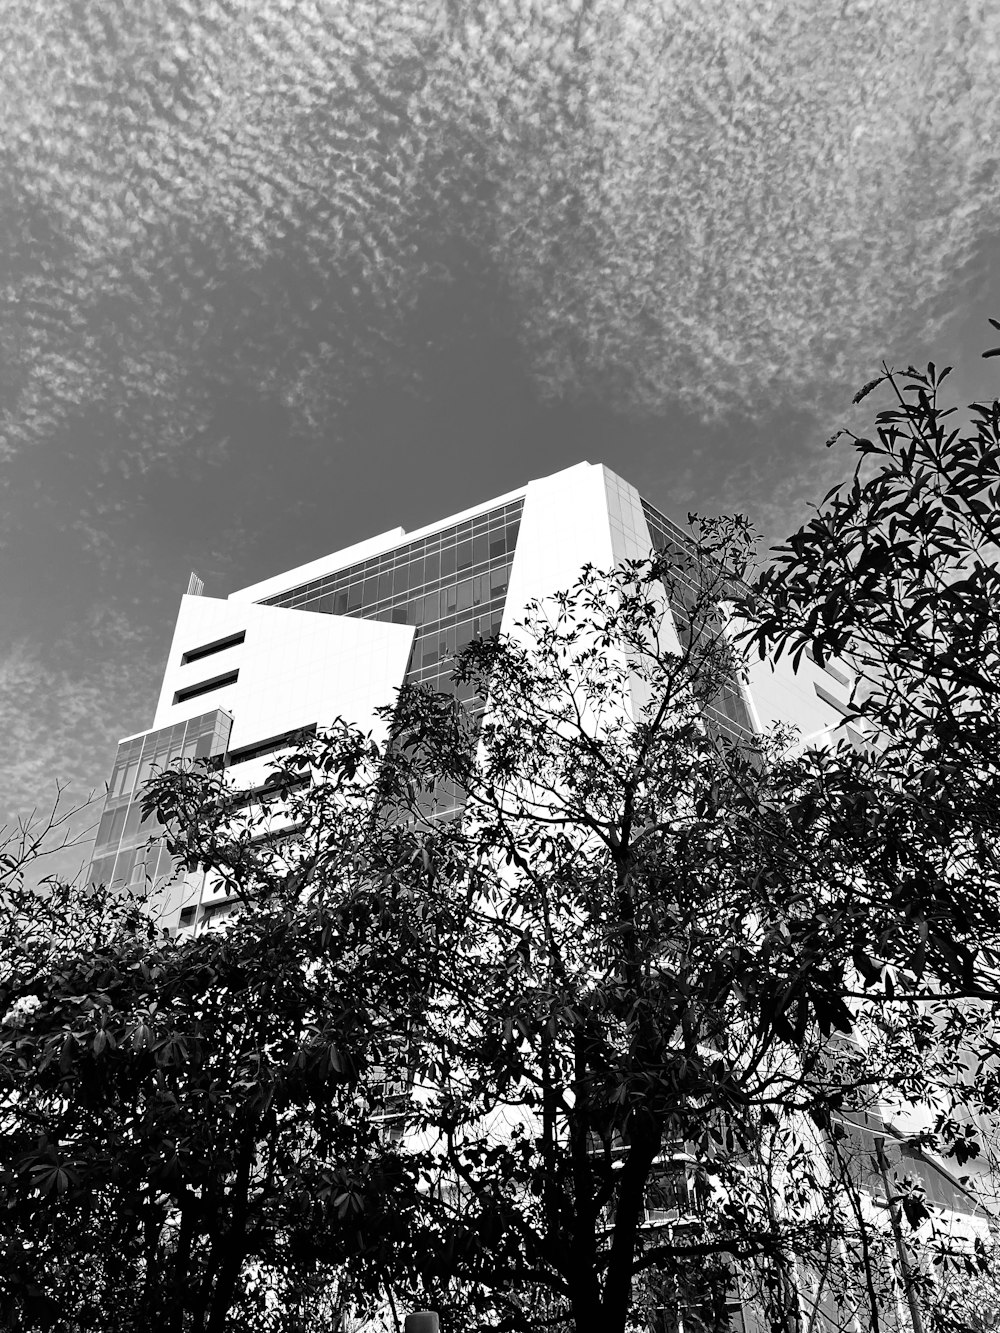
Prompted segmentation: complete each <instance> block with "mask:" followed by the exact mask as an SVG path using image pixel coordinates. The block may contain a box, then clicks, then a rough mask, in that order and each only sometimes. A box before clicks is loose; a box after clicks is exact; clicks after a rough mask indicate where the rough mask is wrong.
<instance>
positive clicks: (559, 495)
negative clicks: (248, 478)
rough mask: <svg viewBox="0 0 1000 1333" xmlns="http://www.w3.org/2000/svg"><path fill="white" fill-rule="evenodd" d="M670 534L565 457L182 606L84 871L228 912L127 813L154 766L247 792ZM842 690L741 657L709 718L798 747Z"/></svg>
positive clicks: (828, 724)
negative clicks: (295, 752)
mask: <svg viewBox="0 0 1000 1333" xmlns="http://www.w3.org/2000/svg"><path fill="white" fill-rule="evenodd" d="M684 540H685V537H684V534H683V532H682V531H681V530H680V529H679V528H677V526H676V525H675V524H674V523H672V522H671V520H670V519H669V518H667V517H666V516H665V515H664V514H662V513H661V512H660V511H659V510H658V509H656V508H655V507H654V506H653V505H652V504H650V503H649V502H648V501H646V500H644V499H643V498H642V497H641V496H640V495H639V494H638V492H637V491H636V490H635V488H634V487H633V486H630V485H629V483H628V482H626V481H624V480H623V479H622V478H621V477H618V476H616V474H615V473H613V472H612V471H610V469H609V468H607V467H604V466H602V465H600V464H590V463H579V464H577V465H576V466H575V467H571V468H567V469H566V470H564V471H562V472H557V473H555V474H554V475H553V476H549V477H543V478H541V479H539V480H537V481H531V482H529V483H528V484H527V485H526V486H524V487H522V488H521V489H519V490H516V491H511V492H509V493H508V494H506V495H501V496H498V497H497V498H495V499H493V500H488V501H486V502H485V503H483V504H480V505H476V506H475V507H474V508H472V509H468V510H465V511H464V512H463V513H460V514H453V515H451V516H450V517H448V518H444V519H441V520H440V521H438V522H436V523H431V524H429V525H428V526H427V527H424V528H420V529H419V530H418V531H416V532H411V533H406V532H404V530H403V529H402V528H393V529H390V530H389V531H387V532H383V533H380V534H379V535H378V536H375V537H370V538H368V539H367V540H366V541H362V542H358V543H356V544H355V545H353V546H349V547H346V548H344V549H341V550H337V551H334V552H332V553H331V554H330V555H326V556H323V557H321V558H320V559H318V560H313V561H311V562H310V563H309V564H305V565H300V566H299V567H298V568H296V569H290V570H287V571H285V572H284V573H281V574H276V575H274V576H273V577H271V578H268V579H265V580H264V581H263V582H261V583H256V584H253V585H251V586H249V587H246V588H239V589H237V590H236V591H235V592H232V593H230V594H229V596H228V597H227V598H217V597H206V596H204V595H203V594H202V592H201V582H200V580H197V579H193V580H192V584H191V585H190V587H191V588H193V589H194V590H193V591H189V592H188V593H186V594H185V595H184V596H183V597H182V599H181V605H180V610H179V612H178V616H177V623H176V626H175V629H174V635H173V640H172V642H171V645H170V652H169V655H168V657H167V662H166V666H165V669H164V674H163V684H162V686H161V689H160V697H159V700H158V702H157V704H156V710H155V713H154V715H153V719H152V724H151V726H150V727H149V729H148V730H146V731H142V732H138V733H137V734H135V735H133V736H126V737H124V738H123V739H122V740H121V741H119V744H118V752H117V755H116V758H115V763H114V766H113V769H112V772H111V777H110V782H109V790H108V796H107V799H106V802H105V808H104V812H103V817H102V819H101V822H100V826H99V829H98V833H97V838H96V842H95V845H94V852H93V861H92V864H91V872H90V878H91V879H92V880H94V881H97V882H104V883H114V884H117V885H126V884H130V883H131V884H133V885H142V884H143V883H144V882H147V881H148V882H151V884H152V885H153V886H154V889H155V892H154V893H153V896H152V899H151V901H152V903H153V904H155V910H156V911H157V915H158V916H159V918H160V920H161V922H162V924H163V925H164V927H166V928H168V929H171V930H176V929H190V928H194V927H197V926H201V925H204V924H206V923H209V922H211V921H212V920H213V919H217V918H218V917H219V916H220V915H222V914H224V913H225V912H227V911H228V910H229V909H230V906H231V903H230V901H229V900H227V899H226V897H225V895H224V894H222V893H220V892H215V893H213V891H212V886H211V885H210V884H209V885H206V884H205V883H204V876H199V875H197V874H195V875H187V876H186V877H183V878H182V879H180V880H179V881H177V882H175V883H173V885H172V887H171V888H170V890H169V891H164V888H163V886H164V885H166V884H169V883H170V882H171V881H172V879H173V877H172V873H171V871H172V867H171V864H170V858H169V855H168V853H167V851H166V847H165V845H164V844H163V842H162V840H161V839H159V838H158V837H156V836H155V835H156V834H157V832H158V830H157V829H156V828H155V826H154V824H153V822H152V821H147V822H146V823H143V821H142V817H141V809H140V804H139V797H140V793H141V791H142V788H143V784H144V782H145V780H146V778H147V777H148V776H149V774H150V772H151V771H152V770H153V769H154V767H160V766H163V765H166V764H167V763H169V762H170V761H171V760H174V759H177V758H181V757H183V758H210V759H215V760H216V761H217V762H218V763H219V764H220V766H224V767H225V769H226V771H227V773H228V774H229V775H230V778H231V781H232V783H233V785H234V787H235V788H237V789H238V790H242V791H245V792H253V791H255V790H257V789H259V787H260V786H261V785H262V784H263V781H264V778H265V776H266V771H267V767H268V764H269V763H270V762H272V761H273V758H274V755H275V754H276V753H278V752H280V751H281V750H282V749H283V748H287V747H288V745H289V744H290V743H291V741H292V740H294V739H295V738H296V737H297V736H298V735H301V734H302V733H303V732H311V731H314V730H315V729H316V728H322V727H324V726H326V725H328V724H330V723H331V722H333V720H334V719H335V718H337V717H341V718H343V719H344V720H345V721H348V722H352V723H356V724H359V725H362V726H364V727H366V728H370V727H373V726H375V725H376V718H375V709H376V708H377V707H378V706H379V705H384V704H388V703H391V702H392V700H393V698H394V696H395V692H396V690H397V689H398V687H399V686H400V685H401V684H402V683H403V681H404V680H405V681H412V682H420V683H423V684H427V685H429V686H431V687H433V688H435V689H451V688H452V686H451V682H450V671H451V662H452V658H453V656H454V654H455V653H456V652H457V651H459V650H460V649H461V648H462V647H463V646H464V645H465V644H466V643H468V642H469V641H470V640H471V639H472V638H474V637H476V636H478V635H482V636H484V637H485V636H488V635H490V634H494V633H496V632H497V631H507V630H509V629H510V628H511V626H512V624H513V623H514V621H516V620H517V619H518V617H519V615H520V614H521V612H522V610H523V608H524V606H525V605H526V603H527V602H529V601H530V600H531V599H532V598H535V597H545V596H547V595H550V594H552V593H554V592H556V591H557V590H559V589H561V588H568V587H570V586H571V585H572V583H573V582H574V580H575V579H576V578H577V576H578V575H579V573H580V570H581V569H582V567H583V566H584V565H585V564H587V563H588V562H589V563H591V564H593V565H595V566H596V567H598V568H604V569H606V568H610V567H611V566H612V565H614V564H616V563H617V562H619V561H621V560H624V559H633V558H641V557H644V556H647V555H648V554H649V552H650V550H651V549H652V548H654V547H655V548H656V549H661V550H662V549H664V548H669V547H670V546H671V544H673V543H676V542H683V541H684ZM843 686H844V681H843V678H842V677H839V676H838V674H837V673H836V672H835V671H833V672H831V671H830V670H829V669H827V670H824V669H822V668H820V667H817V666H816V665H815V664H813V663H811V662H808V661H804V662H803V663H802V667H801V669H800V670H799V672H798V673H797V674H796V673H793V672H792V671H791V669H790V667H789V666H788V665H787V662H785V661H783V662H782V663H780V664H778V666H776V667H772V666H771V665H769V664H768V663H759V664H757V665H755V667H754V669H753V673H752V678H751V681H750V684H749V688H748V689H744V688H743V687H742V686H739V685H736V684H735V683H734V686H733V688H731V689H730V690H727V691H726V692H725V697H724V698H723V699H721V700H720V706H719V709H718V710H717V718H716V720H717V723H718V724H719V725H720V726H721V727H722V728H724V729H729V730H735V731H738V730H740V729H746V728H752V729H759V728H761V727H766V726H769V725H770V724H771V723H773V722H776V721H780V722H785V723H789V724H791V725H792V726H795V727H796V728H798V730H799V731H800V733H801V734H802V735H803V736H804V737H806V738H808V737H814V736H816V735H818V734H821V733H824V732H827V731H829V730H831V729H833V728H835V727H836V726H838V725H839V724H840V723H841V722H842V721H843V716H842V715H843V713H844V711H845V708H844V697H845V695H844V688H843Z"/></svg>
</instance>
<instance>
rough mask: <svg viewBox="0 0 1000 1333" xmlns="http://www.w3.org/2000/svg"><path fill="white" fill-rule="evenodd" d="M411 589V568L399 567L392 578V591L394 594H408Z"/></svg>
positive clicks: (407, 566) (406, 566)
mask: <svg viewBox="0 0 1000 1333" xmlns="http://www.w3.org/2000/svg"><path fill="white" fill-rule="evenodd" d="M409 587H410V566H409V565H397V567H396V570H395V572H394V574H393V576H392V590H393V592H394V593H400V592H407V591H408V590H409Z"/></svg>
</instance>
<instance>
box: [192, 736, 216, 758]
mask: <svg viewBox="0 0 1000 1333" xmlns="http://www.w3.org/2000/svg"><path fill="white" fill-rule="evenodd" d="M213 739H214V737H212V736H210V735H209V736H199V737H198V744H197V745H196V746H195V747H194V757H195V759H207V758H208V756H209V755H210V754H211V753H212V741H213Z"/></svg>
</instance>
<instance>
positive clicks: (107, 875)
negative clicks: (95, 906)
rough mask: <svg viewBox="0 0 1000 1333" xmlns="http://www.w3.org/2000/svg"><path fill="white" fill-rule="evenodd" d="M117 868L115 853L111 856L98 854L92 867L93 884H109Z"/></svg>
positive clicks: (91, 880)
mask: <svg viewBox="0 0 1000 1333" xmlns="http://www.w3.org/2000/svg"><path fill="white" fill-rule="evenodd" d="M114 868H115V853H114V852H112V853H111V855H110V856H98V857H97V858H96V859H95V861H94V863H93V865H92V866H91V867H90V879H89V883H91V884H107V883H108V881H109V880H110V879H111V876H112V874H113V872H114Z"/></svg>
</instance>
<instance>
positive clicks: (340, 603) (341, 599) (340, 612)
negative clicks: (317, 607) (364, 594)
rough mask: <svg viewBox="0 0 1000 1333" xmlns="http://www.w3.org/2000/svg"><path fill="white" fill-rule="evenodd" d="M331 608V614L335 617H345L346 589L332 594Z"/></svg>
mask: <svg viewBox="0 0 1000 1333" xmlns="http://www.w3.org/2000/svg"><path fill="white" fill-rule="evenodd" d="M333 606H334V611H333V614H334V615H335V616H346V615H347V589H346V588H341V590H340V591H339V592H338V593H336V594H334V598H333Z"/></svg>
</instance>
